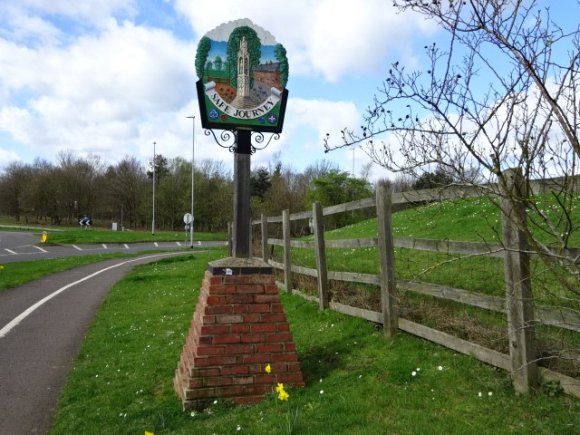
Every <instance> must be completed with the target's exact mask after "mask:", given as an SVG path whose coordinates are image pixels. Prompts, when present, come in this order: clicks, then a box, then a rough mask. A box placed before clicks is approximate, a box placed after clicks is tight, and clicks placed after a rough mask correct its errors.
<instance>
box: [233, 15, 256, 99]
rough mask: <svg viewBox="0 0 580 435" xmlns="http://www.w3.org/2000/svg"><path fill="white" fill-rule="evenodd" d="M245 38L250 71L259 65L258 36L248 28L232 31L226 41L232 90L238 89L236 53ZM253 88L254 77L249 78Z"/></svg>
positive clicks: (242, 27) (243, 27) (238, 28)
mask: <svg viewBox="0 0 580 435" xmlns="http://www.w3.org/2000/svg"><path fill="white" fill-rule="evenodd" d="M243 37H245V38H246V41H247V43H248V51H249V54H250V71H251V70H252V69H253V68H254V67H255V66H257V65H259V64H260V57H261V56H262V50H261V48H260V47H261V43H260V38H259V37H258V34H257V33H256V31H255V30H254V29H252V28H251V27H248V26H241V27H237V28H236V29H234V31H233V32H232V33H231V34H230V37H229V39H228V52H227V56H228V65H229V67H230V71H229V73H230V86H231V87H232V88H234V89H236V88H237V87H238V62H237V57H238V51H239V49H240V42H241V40H242V38H243ZM253 86H254V77H253V75H251V76H250V88H251V87H253Z"/></svg>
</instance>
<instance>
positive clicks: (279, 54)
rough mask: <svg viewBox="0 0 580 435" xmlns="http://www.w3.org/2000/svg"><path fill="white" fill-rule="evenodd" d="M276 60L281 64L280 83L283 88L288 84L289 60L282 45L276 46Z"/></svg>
mask: <svg viewBox="0 0 580 435" xmlns="http://www.w3.org/2000/svg"><path fill="white" fill-rule="evenodd" d="M274 53H275V55H276V60H277V61H278V62H280V82H281V83H282V86H283V87H286V83H288V58H287V57H286V49H285V48H284V46H283V45H282V44H276V48H275V49H274Z"/></svg>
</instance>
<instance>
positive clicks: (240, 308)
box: [233, 304, 250, 314]
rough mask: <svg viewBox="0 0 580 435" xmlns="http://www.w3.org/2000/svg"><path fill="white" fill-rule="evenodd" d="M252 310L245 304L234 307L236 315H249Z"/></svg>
mask: <svg viewBox="0 0 580 435" xmlns="http://www.w3.org/2000/svg"><path fill="white" fill-rule="evenodd" d="M249 308H250V305H249V304H243V305H239V304H238V305H233V312H234V314H245V313H247V312H248V311H250V310H249Z"/></svg>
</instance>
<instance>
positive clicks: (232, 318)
mask: <svg viewBox="0 0 580 435" xmlns="http://www.w3.org/2000/svg"><path fill="white" fill-rule="evenodd" d="M243 321H244V317H243V316H242V315H241V314H224V315H218V316H216V323H242V322H243Z"/></svg>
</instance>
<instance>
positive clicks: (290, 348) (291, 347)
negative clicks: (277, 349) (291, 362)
mask: <svg viewBox="0 0 580 435" xmlns="http://www.w3.org/2000/svg"><path fill="white" fill-rule="evenodd" d="M284 350H285V351H286V352H296V345H295V344H294V343H284Z"/></svg>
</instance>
